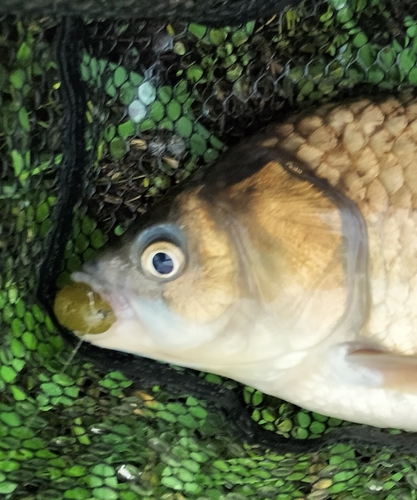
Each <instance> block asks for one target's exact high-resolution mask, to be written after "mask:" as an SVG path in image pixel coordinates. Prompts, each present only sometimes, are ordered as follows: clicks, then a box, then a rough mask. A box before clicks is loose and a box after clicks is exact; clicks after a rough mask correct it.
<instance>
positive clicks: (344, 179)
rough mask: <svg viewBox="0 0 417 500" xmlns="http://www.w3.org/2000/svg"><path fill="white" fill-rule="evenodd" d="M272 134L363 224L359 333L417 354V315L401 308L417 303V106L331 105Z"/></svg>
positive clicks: (408, 102) (410, 102)
mask: <svg viewBox="0 0 417 500" xmlns="http://www.w3.org/2000/svg"><path fill="white" fill-rule="evenodd" d="M274 130H275V132H276V134H277V142H276V144H278V145H279V147H280V148H283V149H284V150H286V151H288V152H289V153H291V154H294V155H295V156H296V157H297V158H299V159H300V160H302V161H303V162H305V163H306V164H307V165H308V166H309V168H311V169H312V170H313V171H314V172H315V173H316V174H317V175H318V176H320V177H322V178H325V179H326V180H327V181H328V182H329V183H330V184H332V185H333V186H335V187H337V188H338V189H340V190H341V191H342V192H344V193H345V194H346V195H347V196H349V198H351V199H352V200H353V201H355V202H356V203H357V205H358V207H359V209H360V211H361V212H362V214H363V215H364V217H365V222H366V225H367V231H368V243H369V252H370V263H371V265H370V278H371V279H370V284H371V297H372V299H371V300H372V306H371V309H370V318H369V320H368V323H367V325H366V326H365V328H364V330H363V332H362V333H363V334H364V335H366V336H369V337H372V338H377V339H378V340H380V341H381V342H382V343H383V344H384V345H385V346H386V347H387V348H389V349H393V350H398V351H399V352H402V353H406V354H415V353H416V352H417V335H416V333H415V332H416V331H417V328H416V327H417V308H408V309H407V313H408V314H409V313H410V312H411V315H410V314H409V315H408V316H407V317H404V316H405V313H404V304H406V303H409V302H411V303H413V304H417V278H416V273H417V231H416V221H417V211H416V208H417V182H416V181H417V102H416V100H415V99H414V98H412V97H403V98H402V99H401V98H390V99H388V100H387V101H384V102H381V103H380V104H378V103H375V102H373V101H371V100H369V99H364V100H361V101H360V102H353V103H344V104H341V105H327V106H324V107H323V108H321V109H320V110H318V112H317V115H312V116H303V115H302V116H295V117H292V118H291V119H290V120H289V121H288V122H287V123H285V124H283V125H277V126H276V127H275V128H274ZM400 134H402V135H400ZM336 144H337V145H336ZM343 146H344V147H343ZM335 149H336V152H335ZM358 172H359V173H358ZM413 278H414V279H413ZM386 304H389V307H387V306H386ZM413 309H415V312H414V311H413ZM387 325H391V326H390V327H389V328H388V329H387ZM399 325H401V327H399Z"/></svg>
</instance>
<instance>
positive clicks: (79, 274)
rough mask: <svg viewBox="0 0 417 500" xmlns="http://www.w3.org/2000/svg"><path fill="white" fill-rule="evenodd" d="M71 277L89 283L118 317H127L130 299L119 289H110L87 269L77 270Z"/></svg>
mask: <svg viewBox="0 0 417 500" xmlns="http://www.w3.org/2000/svg"><path fill="white" fill-rule="evenodd" d="M71 279H72V280H73V281H74V282H76V283H85V284H86V285H89V286H90V287H91V288H92V289H93V290H94V291H95V292H96V293H98V294H99V295H100V296H101V297H102V298H103V299H104V300H105V301H106V302H108V303H109V304H110V306H111V308H112V309H113V312H114V314H115V316H116V319H125V318H126V317H127V316H128V317H130V315H127V314H126V313H127V312H128V311H130V310H131V307H130V304H129V301H128V300H127V298H126V297H125V296H124V295H123V294H122V293H121V292H120V291H119V290H118V291H117V292H114V291H112V292H111V291H109V290H108V289H107V287H106V286H105V285H104V284H103V283H102V282H101V281H100V280H98V279H97V278H95V277H94V276H92V275H91V274H90V273H89V272H86V271H84V270H83V271H75V272H73V273H72V274H71Z"/></svg>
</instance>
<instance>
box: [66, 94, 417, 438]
mask: <svg viewBox="0 0 417 500" xmlns="http://www.w3.org/2000/svg"><path fill="white" fill-rule="evenodd" d="M416 160H417V101H416V100H415V99H414V98H412V97H410V96H401V97H398V98H395V97H389V98H385V99H381V100H380V101H379V102H378V101H377V100H370V99H361V100H357V101H350V102H346V103H343V104H336V105H326V106H323V107H321V108H319V109H317V110H315V111H314V112H310V113H304V114H301V115H296V116H294V117H292V118H291V119H289V120H287V121H286V122H285V123H281V124H276V125H272V126H271V127H269V128H267V129H265V130H264V131H262V132H261V133H259V134H258V135H256V136H254V137H253V138H250V139H248V140H247V141H244V142H243V143H242V144H241V145H239V146H237V147H236V148H232V149H230V150H229V151H228V152H227V153H226V155H225V156H224V157H223V158H222V159H221V160H220V161H219V162H218V164H217V165H216V166H215V167H213V169H211V170H210V171H209V172H208V174H207V175H206V176H205V177H204V178H203V179H202V181H200V182H195V183H190V185H189V186H188V187H187V188H186V189H185V190H184V191H182V192H181V193H180V194H178V195H176V196H175V198H174V199H173V200H172V201H170V203H168V204H167V203H163V204H162V205H161V206H160V207H159V208H156V209H155V210H154V211H152V212H151V213H150V214H149V216H148V220H147V222H146V223H145V225H144V226H143V227H142V228H140V229H137V230H136V232H134V233H131V235H130V236H129V237H128V239H127V240H125V243H124V245H122V247H121V248H118V249H117V250H108V251H106V252H105V253H103V255H102V256H101V257H99V259H98V260H96V261H94V262H92V263H87V264H86V265H85V266H84V268H83V269H82V271H81V272H77V273H74V275H73V278H74V280H75V281H82V282H85V283H87V284H89V285H90V286H91V287H92V288H94V289H95V290H96V291H97V292H99V293H100V294H101V295H102V296H103V297H104V298H105V299H106V300H107V301H108V302H109V303H110V304H111V305H112V307H113V310H114V312H115V314H116V317H117V318H118V319H117V321H116V322H115V323H114V324H113V325H112V326H111V328H110V329H109V330H108V331H107V332H105V333H103V334H99V335H84V336H83V338H84V339H85V340H86V341H88V342H91V343H93V344H95V345H99V346H102V347H105V348H109V349H116V350H121V351H127V352H132V353H135V354H140V355H143V356H147V357H151V358H155V359H159V360H163V361H168V362H172V363H177V364H180V365H184V366H189V367H191V368H196V369H200V370H204V371H209V372H214V373H218V374H220V375H224V376H227V377H230V378H233V379H236V380H238V381H240V382H242V383H245V384H248V385H251V386H253V387H256V388H258V389H259V390H261V391H263V392H265V393H268V394H271V395H273V396H277V397H280V398H283V399H286V400H288V401H291V402H293V403H295V404H298V405H300V406H302V407H305V408H308V409H310V410H313V411H317V412H320V413H323V414H326V415H330V416H335V417H339V418H343V419H346V420H350V421H355V422H360V423H367V424H371V425H376V426H380V427H397V428H402V429H406V430H417V417H415V415H416V414H417V413H416V410H417V333H416V332H417V329H416V326H417V308H416V307H415V304H416V303H417V231H416V225H417V165H416ZM155 241H157V242H163V243H164V242H169V243H171V244H174V245H175V246H176V247H178V249H179V252H180V255H183V258H184V263H183V268H182V270H181V272H179V273H178V275H175V276H174V277H173V278H172V279H171V278H170V279H165V278H164V277H162V278H161V279H159V278H156V277H155V276H153V277H152V276H150V274H149V272H148V273H147V272H145V271H144V268H143V266H142V264H141V256H142V255H143V254H144V252H145V251H146V249H147V248H148V247H149V246H150V245H152V244H153V243H154V242H155ZM181 258H182V257H180V260H181Z"/></svg>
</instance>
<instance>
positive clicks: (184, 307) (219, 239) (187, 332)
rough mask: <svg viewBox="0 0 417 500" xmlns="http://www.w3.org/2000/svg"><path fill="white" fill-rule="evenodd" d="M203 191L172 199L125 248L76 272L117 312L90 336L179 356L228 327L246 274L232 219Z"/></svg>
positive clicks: (138, 349) (112, 345)
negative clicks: (224, 217) (230, 223)
mask: <svg viewBox="0 0 417 500" xmlns="http://www.w3.org/2000/svg"><path fill="white" fill-rule="evenodd" d="M198 191H199V188H196V189H193V190H189V191H187V192H184V193H181V194H180V195H178V196H177V197H176V198H175V199H174V200H173V202H171V203H170V204H169V205H167V204H166V203H165V204H164V205H163V207H162V208H161V209H159V210H156V212H155V214H154V216H153V217H152V218H151V219H150V220H149V221H147V223H146V224H145V225H144V227H142V228H141V229H139V230H133V231H130V232H129V234H128V235H126V237H125V238H124V240H125V242H124V243H122V244H121V245H120V246H119V247H118V248H116V249H110V250H107V251H105V252H103V253H102V254H101V255H100V256H99V257H98V258H96V259H94V260H92V261H90V262H88V263H86V264H85V265H84V266H83V268H82V269H81V270H80V271H78V272H75V273H73V275H72V278H73V280H74V281H75V282H82V283H85V284H87V285H89V286H90V287H91V288H92V289H93V290H94V291H95V292H96V293H98V294H99V295H100V296H101V297H102V298H104V299H105V300H106V302H108V303H109V304H110V305H111V308H112V310H113V312H114V315H115V319H116V321H115V322H114V323H113V324H112V325H111V327H110V328H109V329H108V331H106V332H104V333H101V334H99V335H97V334H86V335H83V339H84V340H87V341H91V342H93V343H97V342H99V344H100V345H101V346H104V347H108V348H112V349H120V346H125V348H126V350H129V351H133V352H136V353H139V354H143V355H147V356H150V357H157V358H158V357H159V358H161V357H168V358H170V359H171V358H172V359H176V356H177V355H180V353H181V355H182V356H185V357H187V354H186V353H187V352H189V351H192V350H193V349H196V348H199V347H200V348H201V346H202V345H203V344H207V343H210V342H212V341H213V340H215V338H216V336H217V335H219V334H221V332H222V331H223V329H224V326H225V324H227V323H228V322H229V321H230V318H231V316H232V314H233V311H234V309H235V306H236V304H237V303H238V301H239V297H240V296H241V291H242V279H241V278H242V276H243V274H242V273H241V272H240V271H241V269H240V262H239V258H238V255H237V248H236V246H235V244H234V242H233V239H232V237H231V235H230V234H229V233H228V231H227V225H225V224H224V223H218V221H217V220H216V219H217V217H218V214H217V212H216V209H214V208H213V207H212V206H211V204H210V203H209V202H208V201H207V200H204V199H203V198H201V197H200V196H199V194H198ZM176 353H177V354H176Z"/></svg>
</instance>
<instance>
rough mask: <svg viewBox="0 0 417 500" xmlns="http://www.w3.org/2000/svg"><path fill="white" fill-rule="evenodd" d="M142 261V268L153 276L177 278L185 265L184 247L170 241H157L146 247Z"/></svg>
mask: <svg viewBox="0 0 417 500" xmlns="http://www.w3.org/2000/svg"><path fill="white" fill-rule="evenodd" d="M140 263H141V267H142V270H143V271H144V272H145V273H146V274H148V275H149V276H151V277H155V278H161V279H164V280H166V279H173V278H177V277H178V276H179V275H180V274H181V273H182V271H183V270H184V267H185V255H184V252H183V251H182V249H181V248H180V247H179V246H178V245H175V244H174V243H171V242H169V241H155V242H153V243H151V244H150V245H149V246H147V247H146V248H145V250H144V251H143V253H142V255H141V258H140Z"/></svg>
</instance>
